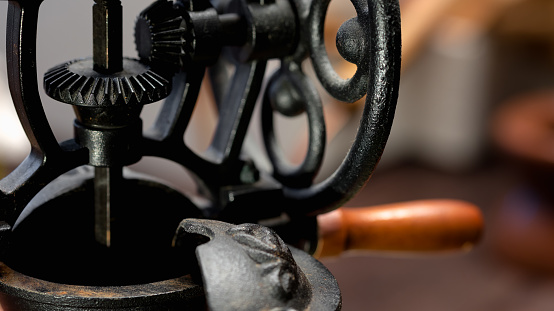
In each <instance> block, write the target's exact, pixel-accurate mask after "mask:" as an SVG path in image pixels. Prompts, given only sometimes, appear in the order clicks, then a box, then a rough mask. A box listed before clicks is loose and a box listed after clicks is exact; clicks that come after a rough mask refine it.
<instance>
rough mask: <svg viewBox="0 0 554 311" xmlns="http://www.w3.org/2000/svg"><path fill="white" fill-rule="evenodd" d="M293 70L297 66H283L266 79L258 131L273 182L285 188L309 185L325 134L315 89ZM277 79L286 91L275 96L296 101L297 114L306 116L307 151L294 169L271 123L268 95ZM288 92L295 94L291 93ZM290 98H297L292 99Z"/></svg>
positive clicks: (305, 78)
mask: <svg viewBox="0 0 554 311" xmlns="http://www.w3.org/2000/svg"><path fill="white" fill-rule="evenodd" d="M287 67H288V68H287ZM291 67H292V70H291ZM295 68H296V69H295ZM297 68H298V67H297V66H283V67H282V68H281V69H280V70H279V71H277V72H276V73H274V74H273V76H272V77H271V79H270V80H269V83H268V87H267V88H266V91H265V94H264V97H263V106H262V132H263V137H264V143H265V147H266V150H267V154H268V157H269V159H270V161H271V163H272V165H273V176H274V177H275V179H277V180H278V181H280V182H281V183H283V184H284V185H287V186H289V187H294V188H302V187H308V186H310V185H311V184H312V181H313V178H314V177H315V175H316V174H317V172H318V170H319V168H320V167H321V162H322V161H323V153H324V150H325V137H326V134H325V120H324V118H323V107H322V105H321V100H320V98H319V95H318V93H317V90H316V89H315V87H314V85H313V84H312V83H311V82H310V80H309V79H308V78H307V77H306V76H304V74H303V73H302V72H301V71H300V69H297ZM279 79H282V80H281V81H283V82H285V83H287V86H288V87H287V88H286V89H283V88H281V89H279V90H276V92H280V93H281V94H279V96H285V97H287V99H288V101H297V102H298V104H299V105H301V106H302V107H301V108H302V109H301V110H299V111H298V112H299V113H302V112H305V113H306V115H307V117H308V131H309V141H308V151H307V152H306V156H305V158H304V160H303V161H302V163H301V164H300V165H299V166H296V167H294V166H292V165H291V164H290V163H288V161H287V160H286V157H285V155H284V154H283V152H282V150H281V148H280V147H279V143H278V142H277V139H276V137H275V131H274V124H273V111H274V110H275V109H274V107H273V106H272V103H271V101H272V100H271V94H270V93H271V92H272V90H271V89H272V86H274V85H275V84H276V83H278V82H279ZM292 92H294V93H296V94H291V93H292ZM287 93H288V94H287ZM293 97H297V98H296V99H293Z"/></svg>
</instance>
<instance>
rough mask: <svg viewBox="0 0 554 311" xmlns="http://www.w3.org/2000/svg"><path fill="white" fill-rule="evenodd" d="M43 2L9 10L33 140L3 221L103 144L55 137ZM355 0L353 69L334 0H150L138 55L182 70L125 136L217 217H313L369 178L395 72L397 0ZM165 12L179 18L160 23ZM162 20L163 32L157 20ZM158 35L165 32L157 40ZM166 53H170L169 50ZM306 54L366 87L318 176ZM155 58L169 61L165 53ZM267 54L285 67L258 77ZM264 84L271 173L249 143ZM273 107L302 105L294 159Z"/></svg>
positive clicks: (16, 73) (327, 74) (315, 114)
mask: <svg viewBox="0 0 554 311" xmlns="http://www.w3.org/2000/svg"><path fill="white" fill-rule="evenodd" d="M40 3H41V1H23V0H20V1H11V2H10V11H9V13H8V14H9V16H10V19H9V25H8V36H7V37H8V47H10V48H12V49H13V50H11V51H9V54H8V64H9V67H8V70H9V80H10V89H11V92H12V97H13V98H14V104H15V106H16V108H17V111H18V113H19V116H20V119H21V123H22V124H23V125H24V128H25V130H26V132H27V135H28V137H29V140H30V142H31V145H32V152H31V155H30V156H29V158H28V159H27V160H25V162H24V163H22V164H21V165H20V167H19V168H17V169H16V170H15V171H14V172H13V173H12V174H11V175H9V176H8V177H6V178H4V179H3V180H2V181H0V190H1V192H0V198H1V200H0V201H1V203H2V206H1V208H0V221H3V222H5V223H6V224H8V225H13V224H14V222H15V220H16V219H17V217H18V216H19V214H20V213H21V211H22V210H23V208H24V207H25V205H26V204H27V203H28V202H29V200H31V199H32V198H33V196H34V195H36V193H37V192H38V191H39V190H40V189H42V187H44V185H46V184H48V183H49V182H51V181H52V180H53V179H55V178H56V177H58V176H59V175H61V174H63V173H65V172H66V171H68V170H70V169H72V168H75V167H78V166H80V165H86V164H88V163H89V162H90V160H88V159H87V157H88V155H87V153H88V152H87V151H88V150H87V149H91V148H102V145H101V144H99V145H98V146H94V144H93V143H94V142H92V143H90V142H89V144H88V145H86V146H83V145H82V144H81V143H80V142H79V141H78V139H74V140H70V141H68V142H66V143H63V144H58V143H57V142H56V141H55V139H54V136H53V134H52V132H51V130H50V127H49V125H48V121H47V120H46V116H45V115H44V111H43V109H42V104H41V102H40V97H39V94H38V86H37V83H36V81H37V75H36V65H35V63H36V59H35V58H36V56H35V50H36V48H35V42H34V38H35V35H36V26H37V19H38V9H39V6H40ZM352 3H353V5H354V7H355V9H356V12H357V17H354V18H352V19H350V20H348V21H347V22H345V23H344V24H343V25H342V26H341V27H340V29H339V31H338V35H337V47H338V50H339V52H340V53H341V55H342V56H343V57H344V58H345V59H346V60H347V61H350V62H352V63H354V64H356V65H357V71H356V73H355V74H354V76H353V77H352V78H350V79H347V80H343V79H341V78H339V77H338V75H337V74H336V72H335V71H334V70H333V68H332V66H331V63H330V61H329V59H328V56H327V55H326V52H325V48H324V41H323V25H324V22H325V18H326V11H327V7H328V5H329V0H313V1H309V0H295V1H293V2H289V1H286V0H275V1H269V2H267V1H260V2H255V1H246V0H229V1H220V2H219V3H218V4H217V6H216V7H213V6H211V5H209V4H208V3H206V2H205V1H182V0H179V1H176V2H175V3H173V2H171V1H167V0H159V1H156V2H154V3H153V4H152V6H151V7H150V8H148V9H147V10H148V11H147V10H145V12H147V13H144V14H143V15H141V16H140V17H139V22H140V25H139V22H138V24H137V32H138V34H137V36H140V38H141V40H142V41H141V40H138V39H137V42H142V43H143V45H142V46H139V48H138V49H139V55H140V57H141V61H142V62H143V63H144V64H148V65H150V66H152V67H160V68H162V67H163V68H166V69H167V67H168V61H169V62H171V60H174V64H170V66H169V67H172V68H170V69H169V70H168V72H177V73H176V74H174V78H173V87H172V88H173V89H172V92H171V94H170V95H169V97H168V98H167V99H166V100H165V103H164V104H163V107H162V109H161V112H160V114H159V116H158V119H157V121H156V122H155V124H154V126H153V128H152V129H150V130H149V131H147V132H146V133H145V134H144V135H142V136H141V137H133V138H132V139H130V141H131V143H133V144H136V146H135V145H134V146H132V147H133V148H130V149H131V150H133V152H135V153H134V154H132V158H133V159H135V158H136V159H140V158H141V157H143V156H156V157H161V158H166V159H169V160H172V161H174V162H176V163H179V164H180V165H181V166H183V167H184V168H186V169H187V170H189V171H191V172H192V173H194V175H195V176H196V179H197V181H198V185H199V187H200V188H201V189H202V194H203V195H204V196H205V197H206V198H207V199H208V201H210V203H209V204H208V205H209V206H207V207H203V210H204V212H205V213H204V214H205V216H206V217H210V218H212V217H213V218H218V219H222V220H226V221H234V222H244V221H252V222H255V221H258V220H261V219H266V218H272V217H277V216H279V215H280V214H282V213H285V214H287V215H288V216H289V217H292V218H295V217H298V218H306V217H308V218H309V217H312V216H314V215H317V214H320V213H324V212H327V211H329V210H332V209H334V208H337V207H338V206H340V205H341V204H342V203H343V202H345V201H346V200H348V199H349V198H350V197H351V196H353V195H354V193H356V192H357V191H358V190H359V189H360V188H361V187H362V186H363V185H364V183H365V182H366V181H367V180H368V178H369V177H370V175H371V173H372V171H373V169H374V167H375V165H376V164H377V162H378V160H379V158H380V156H381V154H382V152H383V149H384V146H385V143H386V140H387V138H388V134H389V131H390V128H391V125H392V119H393V116H394V110H395V104H396V98H397V93H398V83H399V75H400V48H401V44H400V13H399V5H398V3H397V1H388V0H368V2H365V1H362V0H353V1H352ZM170 24H171V25H172V26H171V27H177V28H175V29H169V28H164V27H169V26H168V25H170ZM160 29H162V30H164V29H165V30H164V31H165V32H164V31H162V32H156V31H159V30H160ZM168 29H169V30H168ZM157 38H162V39H163V40H165V41H163V40H162V41H160V42H157V41H155V40H157ZM164 38H165V39H164ZM168 38H169V39H168ZM176 42H177V43H178V42H181V43H182V44H184V45H183V46H182V47H181V46H178V45H175V44H177V43H176ZM162 46H163V47H164V48H161V47H162ZM157 49H158V50H157ZM175 51H177V52H175ZM152 53H162V54H160V55H154V56H152V55H153V54H152ZM163 53H169V54H167V57H164V55H166V54H163ZM172 53H173V54H172ZM175 53H177V54H179V53H182V54H179V55H177V56H175V55H174V54H175ZM224 54H225V55H230V57H231V58H233V61H232V62H230V63H231V64H233V65H234V67H235V68H234V69H235V70H234V74H233V75H232V76H231V77H230V78H228V79H223V80H221V79H219V80H217V79H216V80H213V82H214V83H218V85H216V86H215V87H214V89H216V90H218V92H219V93H220V94H219V95H218V96H217V97H218V98H219V99H220V100H219V103H218V109H219V123H218V125H217V128H216V130H215V134H214V138H213V140H212V142H211V144H210V148H209V149H208V151H207V152H206V153H205V154H196V153H195V152H193V151H192V150H191V149H190V148H189V147H188V146H187V145H186V144H185V143H184V141H183V136H184V133H185V131H186V130H187V126H188V123H189V121H190V118H191V117H192V112H193V110H194V107H195V105H196V101H197V98H198V94H199V91H200V86H201V83H202V81H203V77H204V72H205V70H206V68H210V67H211V68H216V67H217V66H218V65H217V61H218V59H219V58H222V56H223V55H224ZM308 57H309V58H310V60H311V63H312V65H313V67H314V69H315V72H316V74H317V77H318V79H319V80H320V82H321V84H322V86H323V87H324V89H325V90H327V91H328V92H329V93H330V94H331V95H332V96H334V97H336V98H337V99H339V100H341V101H344V102H353V101H356V100H358V99H360V98H361V97H363V96H364V95H367V97H366V103H365V108H364V112H363V116H362V119H361V120H360V126H359V130H358V133H357V136H356V140H355V141H354V143H353V146H352V148H351V149H350V150H349V152H348V154H347V156H346V157H345V159H344V161H343V163H342V164H341V165H340V167H339V168H338V169H337V170H336V171H335V172H334V174H333V175H332V176H330V177H329V178H327V179H326V180H324V181H323V182H321V183H318V184H315V185H314V184H313V179H314V176H315V175H316V174H317V172H318V169H319V167H320V166H321V162H322V158H323V152H324V149H325V124H324V118H323V111H322V105H321V100H320V98H319V95H318V93H317V91H316V88H315V86H314V85H313V84H312V82H311V81H310V80H309V79H308V78H307V76H306V75H305V74H304V73H303V72H302V69H301V64H302V62H303V61H304V60H305V59H307V58H308ZM160 59H164V61H165V62H158V61H157V60H160ZM269 59H280V60H281V67H280V69H279V70H278V71H276V72H275V73H273V75H272V76H271V78H270V79H269V82H268V83H267V86H266V87H265V90H264V86H263V83H262V81H263V78H264V75H265V71H266V62H267V60H269ZM214 64H216V65H215V66H214ZM176 68H177V69H176ZM221 84H223V85H221ZM223 90H226V91H223ZM221 94H223V95H221ZM260 94H263V96H262V98H261V101H262V105H263V107H262V114H261V115H262V131H263V137H264V141H265V146H266V147H265V149H266V151H267V154H268V157H269V159H270V162H271V164H272V166H273V178H271V177H268V176H269V175H270V174H269V172H267V173H266V172H259V170H258V168H257V167H256V166H255V165H254V164H253V162H252V161H251V160H252V159H250V158H249V156H248V155H247V154H245V152H244V150H243V142H244V139H245V136H246V132H247V129H248V127H249V124H250V120H251V116H252V114H253V111H254V107H255V105H256V102H257V100H258V97H260ZM274 112H277V113H280V114H282V115H285V116H295V115H300V114H304V113H305V114H306V116H307V119H308V124H309V146H308V151H307V154H306V157H305V159H304V161H303V162H302V163H301V164H300V165H299V166H297V167H293V166H291V165H290V164H289V163H287V161H286V160H285V157H284V156H283V155H282V153H281V151H280V149H279V147H278V144H277V142H276V139H275V134H274V132H275V129H274V124H273V113H274ZM89 131H90V130H89ZM133 135H134V134H133ZM106 163H108V164H109V161H106ZM124 165H126V164H124ZM260 200H264V205H265V206H266V207H265V208H263V209H252V208H251V207H250V206H251V205H252V204H256V203H259V201H260Z"/></svg>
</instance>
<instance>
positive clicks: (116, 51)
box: [92, 0, 123, 74]
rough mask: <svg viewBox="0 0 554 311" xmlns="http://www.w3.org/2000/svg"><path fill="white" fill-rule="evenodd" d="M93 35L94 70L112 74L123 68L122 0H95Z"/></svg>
mask: <svg viewBox="0 0 554 311" xmlns="http://www.w3.org/2000/svg"><path fill="white" fill-rule="evenodd" d="M94 1H95V4H94V6H93V7H92V20H93V22H92V35H93V40H94V41H93V61H94V70H95V71H97V72H100V73H105V74H112V73H115V72H118V71H121V70H123V30H122V29H123V28H122V27H123V22H122V20H123V8H122V7H121V1H120V0H94Z"/></svg>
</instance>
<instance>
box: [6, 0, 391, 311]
mask: <svg viewBox="0 0 554 311" xmlns="http://www.w3.org/2000/svg"><path fill="white" fill-rule="evenodd" d="M42 2H43V1H40V0H36V1H28V0H14V1H10V2H9V10H8V26H7V35H6V37H7V44H6V46H7V65H8V66H7V68H8V78H9V86H10V91H11V95H12V98H13V102H14V105H15V108H16V110H17V112H18V115H19V119H20V121H21V123H22V125H23V127H24V130H25V132H26V134H27V137H28V139H29V141H30V143H31V147H32V148H31V149H32V150H31V153H30V154H29V156H28V157H27V158H26V159H25V160H24V161H23V162H22V163H21V164H20V165H19V166H18V167H17V168H16V169H15V170H14V171H13V172H12V173H11V174H9V175H8V176H7V177H5V178H4V179H2V180H1V181H0V243H1V245H0V292H1V293H0V303H1V304H2V307H3V308H4V310H7V311H9V310H19V309H21V308H23V309H40V310H85V309H90V308H95V309H98V310H130V309H133V310H160V309H164V310H182V309H183V308H188V309H191V310H195V309H198V310H203V309H205V308H206V307H207V308H209V309H211V310H262V309H263V310H308V309H310V310H338V309H340V306H341V300H340V293H339V290H338V286H337V284H336V281H335V280H334V279H333V278H332V276H331V275H330V274H329V272H328V271H327V270H326V269H325V268H324V267H323V266H322V265H321V264H319V263H318V262H317V261H316V260H315V259H313V258H312V257H311V256H309V255H308V253H309V252H310V251H313V249H314V247H315V243H316V242H317V224H316V219H315V216H317V215H318V214H322V213H326V212H328V211H331V210H333V209H335V208H337V207H339V206H341V205H342V204H343V203H344V202H345V201H347V200H348V199H349V198H351V197H352V196H353V195H354V194H355V193H356V192H357V191H358V190H359V189H360V188H361V187H362V186H363V185H364V184H365V182H366V181H367V180H368V179H369V177H370V176H371V174H372V171H373V169H374V168H375V166H376V165H377V162H378V160H379V158H380V156H381V154H382V152H383V148H384V146H385V143H386V140H387V138H388V135H389V131H390V128H391V125H392V119H393V116H394V110H395V104H396V98H397V93H398V83H399V75H400V48H401V44H400V19H399V17H400V14H399V6H398V3H397V1H388V0H368V1H363V0H352V4H353V5H354V8H355V9H356V13H357V16H356V17H354V18H352V19H350V20H348V21H346V22H345V23H344V24H343V25H342V26H341V27H340V29H339V31H338V33H337V41H336V43H337V48H338V50H339V52H340V54H341V55H342V57H343V58H344V59H346V60H347V61H349V62H351V63H354V64H355V65H356V66H357V71H356V73H355V74H354V76H353V77H351V78H349V79H346V80H345V79H342V78H340V77H339V76H338V75H337V74H336V73H335V71H334V70H333V68H332V66H331V63H330V61H329V58H328V56H327V55H326V52H325V48H324V39H323V25H324V22H325V17H326V12H327V8H328V5H329V1H327V0H292V1H287V0H270V1H247V0H220V1H213V2H208V1H201V0H190V1H184V0H176V1H175V2H173V1H167V0H158V1H155V2H153V3H152V4H151V5H150V6H149V7H147V8H146V9H144V10H143V11H142V13H141V14H140V15H139V16H138V17H137V20H136V25H135V42H136V46H137V51H138V56H139V57H138V58H137V59H131V58H124V57H123V56H122V44H121V42H122V30H121V29H122V23H121V19H122V11H123V9H124V6H122V4H121V2H120V1H119V0H95V1H94V3H93V2H92V1H91V5H92V7H93V9H92V12H93V21H94V22H93V30H94V32H93V36H92V40H93V51H92V54H93V55H92V57H89V58H82V57H80V56H77V57H76V58H75V59H74V60H69V61H67V62H66V63H63V64H58V65H56V64H53V67H52V69H51V70H49V71H48V72H47V73H46V74H45V76H44V79H43V86H44V91H45V93H46V94H47V95H48V96H50V97H51V98H53V99H55V100H57V101H59V102H61V103H63V104H67V105H72V106H73V107H74V111H75V113H76V118H75V121H73V124H74V131H75V135H74V138H73V139H70V140H68V141H64V142H58V141H56V139H55V137H54V135H53V133H52V130H51V128H50V125H49V122H48V120H47V118H46V115H45V113H44V109H43V106H42V103H41V98H40V94H39V86H38V83H37V81H38V77H37V71H36V35H37V21H38V17H39V7H40V6H41V4H42ZM44 2H49V1H44ZM308 58H309V60H310V63H311V64H312V65H313V68H314V70H315V73H316V75H317V78H318V80H319V83H320V84H321V86H323V88H324V89H325V90H326V91H327V92H328V93H329V94H331V95H332V96H334V97H335V98H336V99H338V100H340V101H344V102H354V101H357V100H359V99H361V98H362V97H363V96H366V100H365V108H364V112H363V116H362V118H361V120H360V125H359V129H358V133H357V136H356V140H355V141H354V143H353V145H352V147H351V148H350V150H349V151H348V154H347V155H346V157H345V159H344V161H343V162H342V164H341V165H340V166H339V167H338V168H337V169H336V171H335V172H334V173H333V174H332V175H331V176H330V177H329V178H327V179H326V180H324V181H322V182H320V183H314V177H315V176H316V174H317V173H318V170H319V168H320V166H321V162H322V159H323V152H324V149H325V122H324V118H323V109H322V103H321V99H320V97H319V94H318V91H317V89H316V83H318V82H314V81H312V80H310V79H309V78H308V76H307V75H306V74H305V73H304V72H303V70H302V64H303V62H305V61H306V60H307V59H308ZM271 59H277V60H279V61H280V66H279V68H278V69H277V70H276V71H275V72H273V73H271V74H270V76H269V77H268V79H267V83H264V78H265V75H266V63H267V61H268V60H271ZM54 65H55V66H54ZM205 72H207V73H208V74H209V78H210V79H211V82H212V86H213V87H212V88H213V91H214V98H215V105H216V106H217V109H218V111H219V121H218V124H217V127H216V130H215V134H214V136H213V139H212V141H211V144H210V147H209V148H208V150H207V151H206V152H205V153H203V154H199V153H197V152H194V151H192V150H191V149H190V148H189V147H188V146H187V144H186V143H185V142H184V139H183V137H184V133H185V131H186V130H187V126H188V124H189V121H190V119H191V117H192V112H193V110H194V107H195V105H196V104H197V98H198V94H199V91H200V86H201V84H202V81H203V80H204V74H205ZM159 100H163V103H162V104H160V105H161V108H160V112H159V115H158V117H157V120H156V121H155V123H154V125H153V126H152V128H150V129H145V130H143V126H142V121H141V118H140V114H141V111H142V107H143V106H144V105H146V104H151V103H154V102H156V101H159ZM257 103H259V104H260V105H262V107H261V114H260V116H261V124H262V129H261V131H262V134H263V138H264V145H263V146H259V148H261V149H265V151H266V152H267V155H268V158H269V160H270V163H271V166H272V168H271V170H270V171H264V170H262V169H260V168H259V167H257V165H256V159H254V158H252V157H251V156H250V155H249V154H248V153H247V152H246V150H244V148H243V142H244V139H245V135H246V132H247V129H248V127H249V124H250V123H251V122H250V121H251V118H252V115H253V111H254V108H255V105H256V104H257ZM276 113H277V114H281V115H284V116H288V117H290V116H298V115H305V116H306V117H307V119H308V124H309V126H308V128H309V142H308V148H307V153H306V156H305V159H304V160H303V162H302V163H301V164H300V165H297V166H293V165H291V164H289V163H288V162H287V161H286V160H285V157H284V156H283V155H282V151H281V150H280V148H279V145H278V143H277V142H276V138H275V128H274V123H273V116H274V114H276ZM146 156H150V157H158V158H163V159H167V160H170V161H173V162H175V163H177V164H178V165H180V166H182V167H183V168H184V169H186V170H187V171H188V172H190V173H191V174H192V175H193V176H194V178H195V180H196V185H197V189H196V190H197V191H196V192H197V193H196V194H194V195H190V196H189V195H184V194H182V193H180V192H178V191H176V190H174V189H172V188H170V187H169V186H167V185H165V184H164V183H163V182H160V181H158V180H154V179H152V178H149V177H146V176H142V175H137V174H134V173H132V172H129V171H128V169H127V168H126V166H128V165H131V164H133V163H136V162H138V161H140V160H141V159H142V158H143V157H146ZM198 198H200V199H198ZM183 219H186V220H185V221H183ZM181 221H182V222H181ZM245 223H250V224H245ZM260 223H263V224H266V225H267V226H269V227H270V228H267V227H263V226H261V225H260ZM240 224H242V225H240ZM176 228H178V229H177V233H175V230H176ZM290 245H292V246H290ZM237 283H240V284H243V287H241V288H240V290H239V288H237ZM252 284H259V286H253V285H252Z"/></svg>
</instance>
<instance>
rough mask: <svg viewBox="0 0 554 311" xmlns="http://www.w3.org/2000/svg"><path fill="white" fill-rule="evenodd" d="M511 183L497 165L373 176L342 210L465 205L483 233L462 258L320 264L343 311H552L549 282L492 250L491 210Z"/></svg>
mask: <svg viewBox="0 0 554 311" xmlns="http://www.w3.org/2000/svg"><path fill="white" fill-rule="evenodd" d="M517 183H518V179H517V177H516V176H515V174H514V173H513V168H511V167H505V166H503V165H501V164H500V163H499V162H497V161H495V162H493V163H492V164H491V163H489V164H487V165H483V166H481V167H479V168H478V169H476V170H474V171H471V172H465V173H458V174H453V173H450V174H449V173H445V172H439V171H436V170H432V169H427V168H424V167H421V166H415V165H404V166H400V167H396V168H391V169H388V170H384V171H382V170H381V171H380V170H379V168H378V169H377V172H376V173H375V174H374V176H373V177H372V179H371V180H370V182H369V183H368V184H367V186H366V188H365V189H364V190H362V192H360V193H359V195H358V196H357V197H356V198H354V199H353V200H352V201H350V202H349V203H348V206H350V207H357V206H368V205H380V204H386V203H389V202H398V201H410V200H421V199H426V198H437V197H442V198H444V197H448V198H454V199H461V200H467V201H469V202H473V203H475V204H476V205H478V206H479V207H480V208H481V209H482V211H483V213H484V219H485V232H484V235H483V238H482V241H481V242H480V243H478V244H477V246H476V247H475V248H474V249H473V250H472V251H470V252H465V253H448V254H442V255H432V254H429V255H419V256H398V255H390V254H382V253H368V252H364V253H361V252H351V253H345V254H343V256H341V257H328V258H322V262H323V263H324V264H325V265H326V266H327V267H328V268H329V269H330V271H331V272H332V273H333V275H334V276H335V277H336V278H337V280H338V282H339V285H340V287H341V291H342V295H343V306H344V307H343V311H360V310H375V311H435V310H437V311H443V310H444V311H470V310H471V311H491V310H502V311H551V310H554V275H552V274H548V273H546V272H544V271H540V270H529V269H528V268H527V267H525V266H521V265H518V264H515V263H513V262H511V261H509V260H508V259H507V258H505V257H503V256H502V255H501V254H499V253H498V252H497V249H496V248H497V245H496V244H495V238H493V237H494V236H495V234H496V221H497V219H498V208H499V205H500V204H501V203H502V202H503V200H504V199H505V194H506V192H507V191H509V190H511V189H512V188H513V187H514V185H517Z"/></svg>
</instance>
